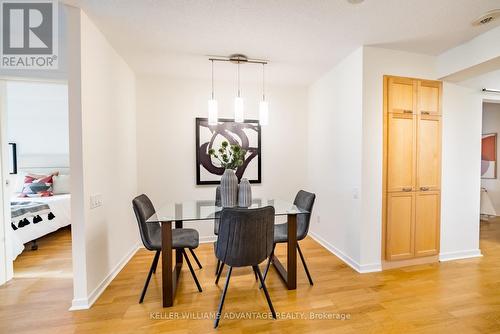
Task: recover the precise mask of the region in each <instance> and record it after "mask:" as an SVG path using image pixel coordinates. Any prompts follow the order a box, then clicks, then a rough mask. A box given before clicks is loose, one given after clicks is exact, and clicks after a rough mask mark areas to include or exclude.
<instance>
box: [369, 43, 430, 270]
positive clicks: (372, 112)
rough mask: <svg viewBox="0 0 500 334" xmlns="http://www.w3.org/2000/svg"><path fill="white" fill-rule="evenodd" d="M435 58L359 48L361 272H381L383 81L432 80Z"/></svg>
mask: <svg viewBox="0 0 500 334" xmlns="http://www.w3.org/2000/svg"><path fill="white" fill-rule="evenodd" d="M434 62H435V57H431V56H426V55H421V54H415V53H409V52H403V51H395V50H388V49H381V48H374V47H364V48H363V88H362V89H363V117H362V123H363V161H362V209H361V228H360V231H361V245H362V246H361V247H362V249H361V260H360V264H361V266H362V267H363V268H365V271H376V270H380V269H381V256H382V252H381V249H382V247H381V243H382V156H383V91H384V86H383V77H384V75H397V76H403V77H413V78H424V79H434V78H435V73H434Z"/></svg>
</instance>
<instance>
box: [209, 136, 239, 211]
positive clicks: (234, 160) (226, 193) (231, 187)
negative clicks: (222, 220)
mask: <svg viewBox="0 0 500 334" xmlns="http://www.w3.org/2000/svg"><path fill="white" fill-rule="evenodd" d="M208 154H209V155H210V156H211V157H214V158H215V159H217V160H218V161H219V164H220V166H221V167H223V168H224V169H225V170H224V174H222V177H221V179H220V192H221V204H222V206H223V207H233V206H236V205H237V204H238V177H236V174H235V170H236V169H237V168H238V167H239V166H241V165H243V161H244V159H245V154H246V151H245V150H243V149H242V148H241V147H240V146H239V145H238V144H232V145H229V143H228V142H227V141H223V142H222V143H221V146H220V148H219V149H218V150H217V151H216V150H214V149H209V150H208Z"/></svg>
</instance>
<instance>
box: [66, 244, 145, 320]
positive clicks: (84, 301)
mask: <svg viewBox="0 0 500 334" xmlns="http://www.w3.org/2000/svg"><path fill="white" fill-rule="evenodd" d="M140 246H142V243H140V242H138V243H136V244H135V245H134V246H133V247H132V248H131V249H130V251H129V252H128V253H127V254H125V256H124V257H123V258H122V259H121V260H120V261H119V262H118V263H117V264H116V266H115V267H114V268H113V270H111V272H110V273H109V274H108V275H107V276H106V277H105V278H104V279H103V280H102V282H101V283H100V284H99V285H98V286H97V287H96V288H95V289H94V291H92V292H91V293H90V295H89V296H88V297H87V298H78V299H73V301H72V303H71V307H70V309H69V310H70V311H77V310H87V309H89V308H90V307H92V305H93V304H94V303H95V302H96V300H97V298H99V296H100V295H101V294H102V293H103V292H104V290H106V288H107V287H108V285H109V284H110V283H111V282H112V281H113V279H114V278H115V277H116V275H118V273H119V272H120V271H121V270H122V269H123V267H125V265H126V264H127V263H128V262H129V261H130V259H132V257H133V256H134V255H135V253H136V252H137V251H138V250H139V248H140Z"/></svg>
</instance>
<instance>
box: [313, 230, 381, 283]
mask: <svg viewBox="0 0 500 334" xmlns="http://www.w3.org/2000/svg"><path fill="white" fill-rule="evenodd" d="M309 235H310V236H311V237H312V238H313V239H314V240H315V241H316V242H317V243H319V244H320V245H321V246H323V247H324V248H326V249H327V250H328V251H329V252H330V253H332V254H333V255H335V256H336V257H338V258H339V259H341V260H342V261H343V262H345V263H346V264H347V265H348V266H349V267H351V268H352V269H354V270H356V271H357V272H358V273H360V274H365V273H373V272H377V271H382V264H381V263H371V264H360V263H358V262H357V261H355V260H353V259H352V258H351V257H349V256H348V255H346V254H344V253H343V252H341V251H340V250H339V249H337V248H336V247H335V246H333V245H332V244H331V243H329V242H328V241H326V240H325V239H323V238H322V237H320V236H319V235H318V234H316V233H314V232H309Z"/></svg>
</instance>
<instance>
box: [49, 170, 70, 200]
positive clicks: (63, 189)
mask: <svg viewBox="0 0 500 334" xmlns="http://www.w3.org/2000/svg"><path fill="white" fill-rule="evenodd" d="M52 179H53V181H54V183H53V185H52V187H53V189H54V190H53V192H54V195H61V194H69V193H70V182H69V175H57V176H54V177H53V178H52Z"/></svg>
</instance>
